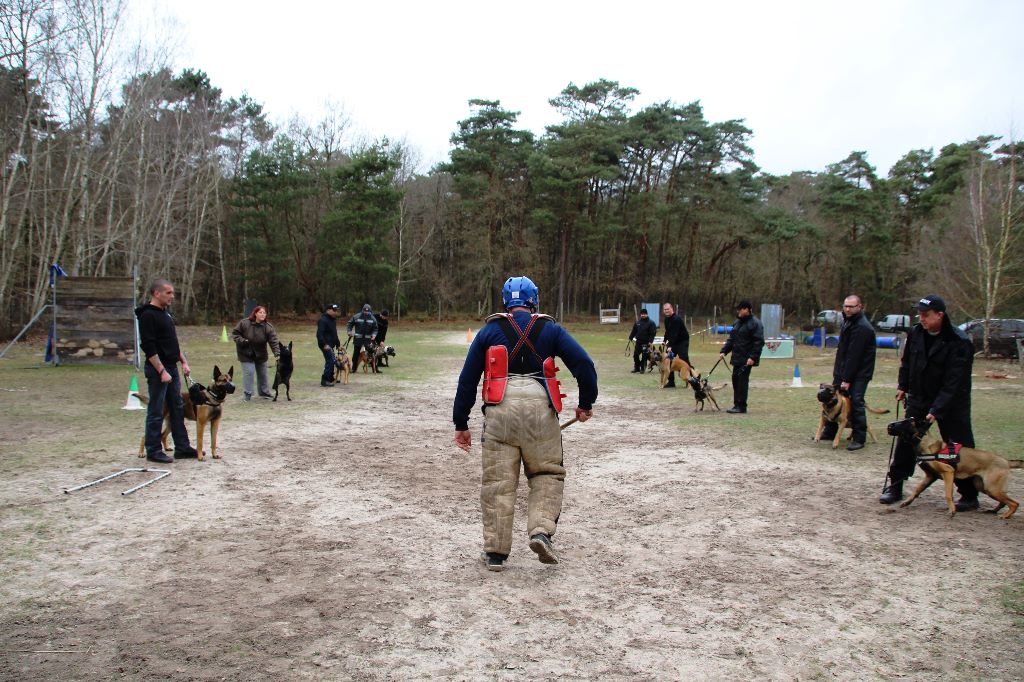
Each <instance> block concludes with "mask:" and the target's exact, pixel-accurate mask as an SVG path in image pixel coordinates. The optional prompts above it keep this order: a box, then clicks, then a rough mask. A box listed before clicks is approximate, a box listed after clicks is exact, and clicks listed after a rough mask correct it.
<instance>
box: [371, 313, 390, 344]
mask: <svg viewBox="0 0 1024 682" xmlns="http://www.w3.org/2000/svg"><path fill="white" fill-rule="evenodd" d="M373 316H374V318H376V320H377V343H384V339H386V338H387V337H388V318H386V317H381V316H380V315H377V314H376V313H374V315H373Z"/></svg>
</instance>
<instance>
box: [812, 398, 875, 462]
mask: <svg viewBox="0 0 1024 682" xmlns="http://www.w3.org/2000/svg"><path fill="white" fill-rule="evenodd" d="M818 388H819V389H821V390H819V391H818V402H819V403H821V418H820V419H819V420H818V430H817V432H815V434H814V442H815V443H818V442H820V441H821V434H822V433H823V432H824V431H825V425H826V424H829V423H831V424H838V428H836V437H835V438H833V439H832V449H833V450H835V449H836V448H838V447H839V441H840V440H842V438H843V429H848V428H850V410H851V409H853V401H851V400H850V396H848V395H846V394H845V393H842V392H841V391H840V390H839V387H838V386H834V385H832V384H818ZM864 409H866V410H867V411H868V412H870V413H871V414H888V413H889V410H879V409H876V408H874V407H868V406H867V405H865V406H864ZM868 436H870V437H871V442H872V443H877V442H878V439H877V438H875V432H874V431H872V430H871V425H870V424H868Z"/></svg>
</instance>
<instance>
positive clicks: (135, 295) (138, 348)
mask: <svg viewBox="0 0 1024 682" xmlns="http://www.w3.org/2000/svg"><path fill="white" fill-rule="evenodd" d="M138 307H139V266H138V264H137V263H136V264H135V265H133V266H132V311H131V315H132V322H133V323H134V327H135V371H136V372H138V371H139V370H140V369H142V344H141V341H140V339H139V318H138V317H136V315H135V309H136V308H138Z"/></svg>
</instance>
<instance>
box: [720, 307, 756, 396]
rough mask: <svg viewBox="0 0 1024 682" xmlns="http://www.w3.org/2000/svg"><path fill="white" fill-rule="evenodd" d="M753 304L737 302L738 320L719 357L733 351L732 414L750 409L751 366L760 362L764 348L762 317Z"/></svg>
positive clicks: (722, 357)
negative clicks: (748, 394)
mask: <svg viewBox="0 0 1024 682" xmlns="http://www.w3.org/2000/svg"><path fill="white" fill-rule="evenodd" d="M753 307H754V306H753V305H752V304H751V303H750V301H747V300H743V301H740V302H739V303H737V304H736V321H735V322H734V323H733V325H732V331H731V332H730V333H729V340H728V341H726V342H725V345H724V346H722V352H721V353H719V355H718V357H719V358H721V359H723V360H724V359H725V356H726V355H728V354H729V353H732V361H731V362H732V407H730V408H729V409H728V410H726V412H728V413H729V414H743V413H745V412H746V411H747V393H748V392H749V389H750V369H751V368H752V367H756V366H757V365H758V364H759V363H760V362H761V350H762V349H763V348H764V327H763V326H762V325H761V320H759V319H757V318H756V317H754V314H753V313H752V312H751V311H752V310H753Z"/></svg>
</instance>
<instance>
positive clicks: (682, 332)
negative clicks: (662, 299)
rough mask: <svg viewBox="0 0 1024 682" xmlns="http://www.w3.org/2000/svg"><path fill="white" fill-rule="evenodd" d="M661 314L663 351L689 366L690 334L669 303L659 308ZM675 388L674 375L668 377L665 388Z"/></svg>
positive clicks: (672, 373) (673, 373)
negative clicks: (663, 325) (663, 322)
mask: <svg viewBox="0 0 1024 682" xmlns="http://www.w3.org/2000/svg"><path fill="white" fill-rule="evenodd" d="M661 312H663V313H664V314H665V349H666V350H667V351H668V352H669V353H673V354H675V355H677V356H679V357H680V358H682V359H683V360H686V364H688V365H689V364H690V332H688V331H687V330H686V325H685V324H684V323H683V318H681V317H679V316H678V315H676V308H675V306H674V305H672V304H671V303H666V304H664V305H663V306H661ZM675 387H676V373H675V372H671V373H670V374H669V375H668V383H666V384H665V388H675Z"/></svg>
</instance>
